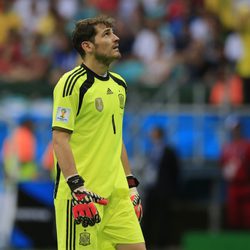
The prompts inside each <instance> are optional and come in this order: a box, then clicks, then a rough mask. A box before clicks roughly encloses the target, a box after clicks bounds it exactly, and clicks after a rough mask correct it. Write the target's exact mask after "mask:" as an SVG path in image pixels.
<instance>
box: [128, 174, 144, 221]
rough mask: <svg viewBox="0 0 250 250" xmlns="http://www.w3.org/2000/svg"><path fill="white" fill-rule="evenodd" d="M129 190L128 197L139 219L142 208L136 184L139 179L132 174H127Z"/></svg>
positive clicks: (141, 214)
mask: <svg viewBox="0 0 250 250" xmlns="http://www.w3.org/2000/svg"><path fill="white" fill-rule="evenodd" d="M127 181H128V186H129V191H130V199H131V201H132V203H133V205H134V209H135V214H136V216H137V218H138V220H139V221H141V219H142V216H143V209H142V204H141V197H140V195H139V193H138V191H137V188H136V187H137V186H138V185H139V181H138V180H137V179H136V178H135V177H134V176H133V175H129V176H127Z"/></svg>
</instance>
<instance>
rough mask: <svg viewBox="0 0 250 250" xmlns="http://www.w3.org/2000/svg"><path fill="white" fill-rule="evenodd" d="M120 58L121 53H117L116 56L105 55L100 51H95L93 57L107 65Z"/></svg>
mask: <svg viewBox="0 0 250 250" xmlns="http://www.w3.org/2000/svg"><path fill="white" fill-rule="evenodd" d="M120 58H121V54H120V53H119V55H117V56H107V55H105V54H101V53H95V59H96V60H97V61H98V62H100V63H101V64H103V65H105V66H107V67H109V65H110V64H111V63H112V62H113V61H115V60H118V59H120Z"/></svg>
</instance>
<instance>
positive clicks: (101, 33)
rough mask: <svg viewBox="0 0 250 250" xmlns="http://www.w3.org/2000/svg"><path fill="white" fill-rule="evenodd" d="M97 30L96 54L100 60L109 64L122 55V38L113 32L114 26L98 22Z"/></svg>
mask: <svg viewBox="0 0 250 250" xmlns="http://www.w3.org/2000/svg"><path fill="white" fill-rule="evenodd" d="M96 31H97V34H96V36H95V41H94V45H95V48H94V51H93V53H94V56H95V58H96V59H97V60H98V61H100V62H102V63H104V64H106V65H109V64H110V63H111V62H113V61H114V60H116V59H119V58H120V57H121V53H120V51H119V40H120V39H119V37H117V36H116V35H115V34H114V33H113V30H112V28H109V27H106V26H105V25H104V24H98V25H97V26H96Z"/></svg>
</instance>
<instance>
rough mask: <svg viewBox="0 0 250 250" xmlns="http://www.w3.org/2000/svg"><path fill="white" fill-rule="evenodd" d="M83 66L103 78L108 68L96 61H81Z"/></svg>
mask: <svg viewBox="0 0 250 250" xmlns="http://www.w3.org/2000/svg"><path fill="white" fill-rule="evenodd" d="M83 64H84V65H86V66H87V67H88V68H89V69H90V70H92V71H93V72H94V73H96V74H97V75H100V76H105V75H106V74H107V71H108V68H109V67H108V66H107V65H104V64H103V63H100V62H99V61H96V60H83Z"/></svg>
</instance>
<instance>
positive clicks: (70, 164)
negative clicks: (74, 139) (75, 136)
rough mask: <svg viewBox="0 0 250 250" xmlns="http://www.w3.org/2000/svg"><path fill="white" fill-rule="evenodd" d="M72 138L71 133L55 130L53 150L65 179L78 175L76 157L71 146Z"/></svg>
mask: <svg viewBox="0 0 250 250" xmlns="http://www.w3.org/2000/svg"><path fill="white" fill-rule="evenodd" d="M70 137H71V134H70V133H67V132H65V131H59V130H53V138H52V141H53V148H54V152H55V155H56V158H57V161H58V163H59V166H60V169H61V171H62V173H63V175H64V177H65V179H67V178H68V177H70V176H73V175H77V170H76V165H75V160H74V156H73V153H72V150H71V147H70V144H69V140H70Z"/></svg>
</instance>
